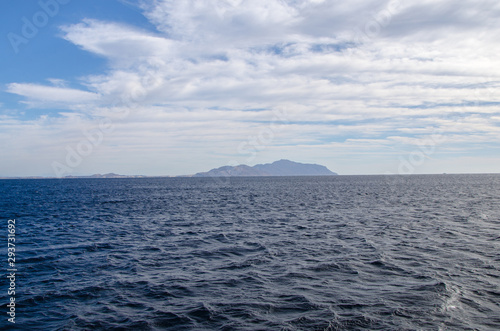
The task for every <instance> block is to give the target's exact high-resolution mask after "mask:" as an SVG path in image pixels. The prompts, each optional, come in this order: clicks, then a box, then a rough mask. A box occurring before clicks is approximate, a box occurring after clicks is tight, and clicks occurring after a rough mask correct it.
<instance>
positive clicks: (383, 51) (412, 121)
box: [8, 0, 500, 174]
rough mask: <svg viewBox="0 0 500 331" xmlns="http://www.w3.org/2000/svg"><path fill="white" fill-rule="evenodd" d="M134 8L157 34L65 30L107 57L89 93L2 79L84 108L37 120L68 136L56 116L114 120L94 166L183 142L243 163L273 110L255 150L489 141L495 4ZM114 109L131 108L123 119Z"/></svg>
mask: <svg viewBox="0 0 500 331" xmlns="http://www.w3.org/2000/svg"><path fill="white" fill-rule="evenodd" d="M142 9H143V10H144V15H145V16H146V17H147V18H148V19H149V20H150V22H151V23H152V24H154V25H155V27H156V29H157V31H154V32H152V31H145V30H141V29H139V28H136V27H134V26H130V25H124V24H118V23H115V22H106V21H98V20H94V19H86V20H84V21H83V22H79V23H77V24H72V25H67V26H65V27H63V28H62V31H63V32H64V38H65V39H66V40H67V41H69V42H71V43H73V44H74V45H76V46H78V47H80V48H81V49H83V50H85V51H87V52H91V53H93V54H96V55H99V56H102V57H104V58H106V59H107V60H108V62H109V70H107V71H106V72H98V73H95V74H94V75H92V76H88V77H84V78H79V83H80V84H83V85H84V86H86V87H87V89H88V91H83V90H77V89H71V88H68V87H67V86H71V84H70V82H67V81H66V80H64V81H63V80H59V79H58V78H51V80H50V81H51V82H52V84H53V85H55V86H44V85H38V84H31V83H12V84H10V85H8V91H9V92H11V93H15V94H18V95H21V96H23V97H25V98H26V99H27V100H28V102H29V104H30V106H32V107H37V106H38V107H43V106H46V105H50V104H64V105H66V107H67V109H68V110H74V111H77V112H81V113H85V114H86V116H90V119H88V118H87V119H85V118H84V117H83V119H82V118H80V117H76V118H71V117H68V116H67V115H68V114H65V116H64V117H63V118H61V119H58V121H59V122H57V123H58V124H50V125H49V124H47V122H43V123H42V122H39V123H38V124H37V125H39V126H41V127H46V129H47V130H49V131H50V132H59V133H58V135H59V137H61V140H62V141H64V142H66V144H69V143H72V144H74V143H77V142H78V141H75V140H74V139H78V136H79V135H78V134H76V137H75V135H74V134H73V135H72V133H70V132H69V131H68V130H67V129H63V127H64V125H65V124H62V123H65V121H68V122H70V123H73V124H71V125H69V126H66V128H67V127H71V128H73V129H76V130H77V132H80V131H81V129H80V128H79V126H85V125H90V124H89V123H87V122H85V121H87V120H98V119H99V118H103V117H106V118H111V119H113V120H114V121H116V125H117V129H116V131H115V132H114V133H113V134H112V135H110V136H109V137H108V138H107V140H106V141H107V142H106V145H103V146H102V149H103V150H104V149H105V150H107V151H108V152H109V154H108V156H107V155H104V154H99V156H97V153H98V152H97V151H96V152H95V153H96V154H95V155H96V156H95V158H99V159H101V160H102V164H111V163H112V164H115V163H114V162H113V161H112V158H110V155H113V157H114V158H116V159H120V160H121V159H123V158H127V157H126V156H118V154H120V153H127V151H130V153H129V154H130V155H131V156H130V159H129V161H131V158H132V155H134V153H138V154H136V158H137V156H138V155H140V156H141V157H146V158H147V157H148V156H147V155H157V154H156V152H158V153H160V151H161V152H166V151H171V152H172V153H177V154H178V155H179V157H184V158H188V156H187V154H189V153H188V152H181V150H183V151H196V153H200V155H203V157H206V158H208V157H210V155H212V156H213V157H216V158H217V160H216V161H215V162H214V163H219V164H220V163H221V161H222V163H224V160H225V159H224V158H227V157H228V155H229V156H230V157H229V158H234V157H236V158H238V157H239V158H240V159H241V160H246V159H247V155H244V154H241V153H239V152H238V146H239V144H240V143H242V142H245V141H247V140H248V139H252V137H253V138H255V137H256V136H258V135H259V133H260V132H261V131H262V130H265V129H266V128H268V127H269V123H270V122H271V121H272V119H273V116H274V115H273V112H272V110H276V109H285V110H286V113H287V115H286V121H287V123H288V124H286V125H284V126H283V129H282V130H280V131H279V132H276V134H275V137H274V139H273V140H272V141H271V142H270V143H269V144H268V146H267V145H266V146H260V147H262V151H259V155H262V156H261V157H262V158H265V157H267V156H266V155H268V154H266V153H267V152H266V151H269V150H272V151H273V152H275V153H274V154H273V155H277V154H279V151H280V150H282V151H284V152H283V153H285V154H286V153H291V152H290V150H288V148H290V149H291V148H292V147H283V146H295V147H294V148H296V149H297V154H298V155H302V154H301V153H304V154H303V155H311V158H312V157H313V156H315V157H318V158H323V157H324V156H325V155H330V156H329V157H331V158H332V159H333V158H335V157H338V156H339V153H349V155H352V154H353V153H358V155H369V154H372V153H381V154H383V153H386V152H387V150H388V149H390V148H391V147H392V148H396V147H397V148H398V149H401V150H406V149H407V148H410V149H411V148H413V146H414V145H415V144H416V143H417V142H418V141H419V139H421V138H422V137H425V136H426V135H428V134H431V133H432V130H437V129H441V130H442V132H446V133H447V134H452V133H453V134H456V135H458V136H460V135H462V138H463V141H466V140H467V137H470V139H469V141H476V142H478V143H485V144H486V143H495V142H496V141H497V140H498V127H499V123H498V120H494V119H495V118H498V115H499V113H500V110H499V109H498V104H496V103H498V102H500V93H499V88H500V60H499V59H498V55H497V54H498V53H499V52H500V44H499V41H498V36H497V33H496V31H498V28H499V24H500V23H498V20H497V18H498V16H499V15H498V14H499V13H500V6H499V5H498V3H496V2H494V1H489V0H485V1H482V2H473V1H472V0H467V1H463V2H460V4H457V3H456V2H452V1H450V0H441V1H427V0H426V1H405V2H403V1H397V0H391V1H389V0H387V1H382V2H380V1H374V0H369V1H366V0H365V1H361V0H356V1H349V2H341V1H333V0H324V1H320V0H314V1H313V0H310V1H291V0H290V1H284V0H280V1H278V0H267V1H264V0H254V1H250V0H213V1H201V0H189V1H188V0H186V1H173V0H165V1H155V2H152V3H149V4H146V3H144V4H143V8H142ZM89 91H92V92H89ZM122 108H123V109H129V110H130V115H128V116H127V117H126V118H122V119H120V118H119V116H117V115H116V110H117V109H122ZM114 110H115V112H114ZM456 113H460V114H462V115H463V116H462V117H463V118H465V120H464V121H463V122H462V123H461V124H460V125H457V124H456V120H455V119H454V118H453V117H452V115H453V114H456ZM471 114H472V115H471ZM474 114H475V115H474ZM71 121H83V122H81V123H80V124H78V125H76V124H74V123H75V122H71ZM49 122H50V119H49ZM50 123H55V122H50ZM18 124H19V125H21V123H18ZM26 125H28V124H26ZM30 125H31V124H30ZM57 130H60V131H57ZM457 131H459V132H457ZM80 136H81V133H80ZM32 137H35V135H34V134H32ZM249 137H250V138H249ZM452 142H455V143H460V139H458V138H457V137H453V139H450V140H449V141H448V142H447V143H449V144H451V143H452ZM105 146H107V147H105ZM110 146H114V148H115V151H111V150H110V149H111V147H110ZM404 146H406V147H404ZM264 147H265V148H264ZM280 148H281V149H280ZM405 148H406V149H405ZM146 151H149V153H150V154H147V153H146ZM155 151H156V152H155ZM207 151H209V152H207ZM347 151H351V152H347ZM353 151H354V152H353ZM144 153H146V154H144ZM210 153H212V154H210ZM120 155H121V154H120ZM174 155H175V154H174ZM181 155H182V156H181ZM214 155H219V156H214ZM200 157H201V156H200ZM160 159H161V160H163V161H164V162H166V163H168V162H169V161H168V158H166V157H164V158H160ZM132 162H133V161H132ZM158 167H160V166H158ZM360 169H361V168H360ZM110 170H113V171H118V169H116V170H115V169H110ZM181 170H182V169H181ZM197 170H204V169H197ZM334 170H335V169H334ZM149 171H150V172H151V173H156V174H159V171H160V170H159V169H155V170H153V169H150V170H149ZM165 172H168V171H165ZM172 172H174V173H175V172H177V173H179V171H175V170H173V171H172Z"/></svg>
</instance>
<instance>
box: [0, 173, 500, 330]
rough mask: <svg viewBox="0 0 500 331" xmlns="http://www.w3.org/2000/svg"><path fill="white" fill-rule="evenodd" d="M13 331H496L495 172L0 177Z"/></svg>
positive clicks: (499, 324) (498, 201)
mask: <svg viewBox="0 0 500 331" xmlns="http://www.w3.org/2000/svg"><path fill="white" fill-rule="evenodd" d="M0 194H1V197H2V199H1V201H0V218H1V220H2V224H3V227H4V229H3V230H1V229H0V231H1V232H2V238H4V239H3V242H4V244H3V245H2V254H3V256H4V257H5V258H2V261H4V262H3V264H4V267H3V269H4V270H6V269H7V262H6V260H7V249H6V247H7V220H8V219H16V245H17V246H16V267H17V269H18V271H17V273H16V324H15V325H12V324H11V323H9V322H8V321H7V318H8V315H7V313H6V312H7V307H6V304H7V302H8V301H7V300H8V296H7V288H8V286H9V285H8V279H6V278H5V277H2V283H1V284H0V286H2V288H0V292H1V293H2V296H1V298H2V307H3V308H2V310H3V312H2V314H1V315H0V327H1V328H3V329H7V328H11V329H20V330H21V329H22V330H91V329H97V330H99V329H100V330H498V329H500V175H427V176H423V175H422V176H420V175H415V176H334V177H269V178H231V179H228V178H225V179H224V178H221V179H214V178H147V179H64V180H57V179H54V180H50V179H45V180H2V181H0Z"/></svg>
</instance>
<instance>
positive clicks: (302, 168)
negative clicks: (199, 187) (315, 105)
mask: <svg viewBox="0 0 500 331" xmlns="http://www.w3.org/2000/svg"><path fill="white" fill-rule="evenodd" d="M335 175H337V174H336V173H335V172H333V171H330V170H329V169H328V168H327V167H325V166H322V165H319V164H307V163H298V162H293V161H289V160H279V161H275V162H273V163H266V164H257V165H255V166H253V167H250V166H247V165H244V164H242V165H237V166H224V167H220V168H216V169H212V170H210V171H207V172H199V173H197V174H195V175H193V177H242V176H249V177H256V176H335Z"/></svg>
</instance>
